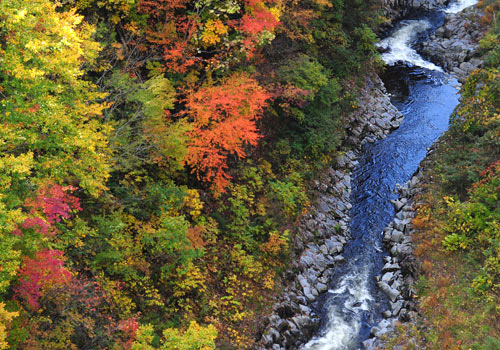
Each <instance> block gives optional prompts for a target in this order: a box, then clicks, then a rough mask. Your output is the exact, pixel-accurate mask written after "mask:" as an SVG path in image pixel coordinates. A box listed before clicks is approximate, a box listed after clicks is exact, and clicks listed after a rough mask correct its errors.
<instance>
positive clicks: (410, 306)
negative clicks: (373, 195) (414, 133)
mask: <svg viewBox="0 0 500 350" xmlns="http://www.w3.org/2000/svg"><path fill="white" fill-rule="evenodd" d="M446 3H447V2H445V1H443V2H439V1H437V2H435V1H427V2H426V1H418V2H410V1H387V2H386V8H387V11H386V14H387V15H388V16H390V17H391V18H393V19H398V18H401V17H403V16H405V15H407V14H408V13H410V12H411V11H412V10H415V9H424V10H429V9H433V8H435V7H439V6H442V5H444V4H446ZM477 16H479V11H478V10H477V9H475V8H469V9H467V10H465V11H462V12H458V13H449V14H447V15H446V17H445V20H444V21H445V24H444V25H443V26H442V27H441V28H439V29H438V30H437V31H436V32H435V33H432V34H431V35H430V38H429V41H426V42H422V43H420V44H419V45H418V46H417V50H418V51H419V52H420V53H421V54H422V55H423V56H424V57H426V58H429V59H430V60H431V61H432V62H434V63H436V64H438V65H439V66H441V67H442V68H443V69H444V70H446V71H447V72H450V73H452V74H454V75H455V76H456V77H457V79H458V80H459V81H460V82H463V81H464V79H465V78H466V77H467V75H468V74H469V73H470V72H471V71H472V70H473V69H475V68H477V67H480V65H481V62H482V58H481V57H480V54H479V51H478V48H479V44H478V41H479V38H480V36H481V32H480V26H479V25H477ZM359 104H360V106H361V108H360V109H359V110H357V111H356V112H354V113H353V114H351V116H350V117H349V124H348V128H349V132H348V135H349V136H348V137H347V139H346V140H345V143H346V145H351V146H354V148H353V150H351V151H349V152H347V153H345V154H344V155H343V156H340V157H338V158H337V160H336V162H335V165H333V166H332V167H331V168H330V169H329V170H328V172H327V174H326V175H325V176H324V177H323V178H322V179H321V181H317V182H316V190H317V192H318V200H317V203H316V205H314V207H313V209H312V210H311V211H310V212H309V213H308V214H307V215H306V216H304V217H303V218H302V220H301V221H300V223H299V225H298V228H297V234H296V236H295V241H294V253H295V255H296V259H295V262H294V263H293V266H292V267H293V270H289V271H287V272H286V280H287V283H288V285H287V287H286V288H285V291H284V293H283V294H282V296H281V298H280V299H279V300H277V302H276V303H275V304H274V307H273V314H272V315H271V316H270V317H269V318H268V320H267V322H266V323H265V324H266V326H265V327H264V330H263V332H262V337H261V340H260V342H259V349H273V350H280V349H298V348H301V346H302V345H301V344H304V343H306V342H307V341H308V340H309V339H311V337H312V336H313V335H314V333H315V331H316V330H317V328H318V327H319V326H320V323H321V319H320V315H318V314H317V313H316V311H315V310H316V309H317V308H316V306H317V301H318V299H319V298H320V297H321V295H322V294H324V293H326V292H329V281H330V278H331V276H332V274H333V273H334V269H335V268H336V267H338V266H342V265H343V264H346V257H345V256H344V255H343V254H342V253H343V250H344V249H345V246H346V244H347V243H348V242H349V241H350V239H351V238H352V234H351V232H350V226H349V223H350V220H351V215H352V213H351V208H352V192H353V178H352V172H353V171H354V169H356V167H357V166H358V165H359V160H360V157H361V156H362V151H363V147H362V145H364V144H366V143H374V142H376V141H377V140H381V139H383V138H385V136H386V135H388V134H389V133H390V132H391V131H393V130H395V129H397V128H398V127H399V126H400V125H401V122H402V115H401V113H400V112H399V111H398V109H397V108H396V107H395V106H394V105H393V104H392V103H391V100H390V98H389V94H388V93H387V91H386V89H385V87H384V84H383V83H382V81H381V80H380V79H379V78H378V77H377V76H375V77H370V78H369V79H367V82H366V84H365V88H364V89H363V91H362V97H361V101H360V103H359ZM421 179H422V168H419V170H418V171H417V172H415V173H414V175H413V176H412V177H411V179H410V180H408V181H407V182H406V183H405V184H404V185H402V186H399V185H398V186H397V193H398V194H399V197H398V198H397V199H394V200H392V201H391V202H392V204H393V206H394V212H395V217H394V219H393V220H392V221H391V222H390V223H389V224H388V225H387V226H386V227H385V229H384V230H383V233H382V237H383V238H382V241H383V243H384V248H385V249H386V251H387V252H388V254H386V255H385V256H384V257H383V260H384V265H383V267H382V269H381V271H380V274H379V275H377V276H375V284H376V286H377V288H378V289H379V290H380V291H381V292H382V293H383V294H384V295H385V296H386V298H387V299H388V305H389V308H388V309H386V310H385V311H383V312H382V316H383V319H382V320H381V321H380V322H378V324H376V325H375V326H373V327H371V329H370V336H369V338H368V339H367V340H365V341H363V343H362V344H363V347H364V348H366V349H375V348H384V346H385V345H384V344H385V343H384V341H383V340H381V338H380V337H381V336H383V335H388V334H390V332H391V330H392V329H393V327H394V325H395V324H396V322H397V321H398V320H399V321H403V322H405V321H409V320H413V319H415V317H416V308H415V299H414V295H415V291H414V278H415V276H414V274H415V272H416V263H415V260H414V258H413V243H412V235H413V233H414V229H413V226H412V218H413V217H414V210H415V203H414V196H415V195H416V194H418V193H419V191H420V187H419V183H420V181H421ZM308 349H309V348H308ZM310 349H316V348H315V347H310ZM317 349H323V347H317ZM325 349H326V348H325Z"/></svg>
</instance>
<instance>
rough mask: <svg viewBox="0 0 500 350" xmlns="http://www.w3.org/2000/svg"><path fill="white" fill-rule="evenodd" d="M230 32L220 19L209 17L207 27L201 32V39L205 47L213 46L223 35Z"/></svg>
mask: <svg viewBox="0 0 500 350" xmlns="http://www.w3.org/2000/svg"><path fill="white" fill-rule="evenodd" d="M227 32H228V29H227V27H226V26H225V25H224V23H222V21H221V20H219V19H215V20H213V19H209V20H208V21H207V22H206V23H205V29H204V31H203V33H202V34H201V41H202V42H203V44H204V46H205V47H208V46H212V45H215V44H217V43H218V42H220V40H221V37H222V36H223V35H226V34H227Z"/></svg>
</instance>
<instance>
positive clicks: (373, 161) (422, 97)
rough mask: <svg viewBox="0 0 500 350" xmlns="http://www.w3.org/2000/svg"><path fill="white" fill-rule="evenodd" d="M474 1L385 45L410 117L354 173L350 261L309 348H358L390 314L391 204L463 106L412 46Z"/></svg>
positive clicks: (451, 83)
mask: <svg viewBox="0 0 500 350" xmlns="http://www.w3.org/2000/svg"><path fill="white" fill-rule="evenodd" d="M474 3H475V1H474V0H462V1H459V2H456V3H452V4H451V5H450V6H449V7H448V8H447V9H443V10H439V11H435V12H432V13H426V14H420V15H419V16H418V17H417V18H411V19H406V20H403V21H401V22H400V23H399V24H397V25H396V26H395V28H394V29H393V30H392V32H391V33H390V34H389V36H388V37H387V38H385V39H384V40H382V41H381V43H380V46H381V47H383V48H384V49H386V50H387V52H385V53H384V54H383V55H382V58H383V59H384V61H385V62H386V63H387V65H388V66H389V67H388V68H387V71H386V72H385V74H384V76H383V80H384V83H385V85H386V87H387V89H388V91H389V93H391V95H392V102H393V104H394V105H395V106H396V107H397V108H398V109H399V110H400V111H401V112H402V113H403V115H404V121H403V123H402V125H401V126H400V128H399V129H397V130H396V131H394V132H393V133H392V134H390V135H388V137H387V138H385V139H383V140H380V141H378V142H376V143H375V144H372V145H368V146H366V147H365V148H364V149H363V155H362V157H361V159H360V160H359V163H360V164H359V166H358V167H357V168H356V169H355V170H354V172H353V193H352V205H353V207H352V209H351V218H352V219H351V222H350V231H351V234H352V237H353V239H352V241H351V242H349V243H348V245H347V246H346V249H345V251H344V256H345V258H346V261H347V262H346V263H345V264H344V265H342V266H339V267H337V268H336V270H335V273H334V275H333V277H332V279H331V281H330V284H329V290H328V292H327V293H325V294H324V295H323V296H322V297H321V298H320V299H319V301H318V304H317V310H316V311H317V312H318V314H319V315H321V317H322V320H321V325H320V328H319V330H318V332H317V334H316V336H315V337H313V338H312V339H311V340H310V341H309V342H308V343H307V344H305V345H304V346H302V347H301V349H302V350H351V349H359V348H360V347H361V342H362V341H363V340H366V339H367V338H368V337H369V335H370V329H371V327H373V326H375V325H377V324H378V323H379V322H380V320H381V319H382V312H383V311H384V310H387V309H389V305H388V300H387V298H386V296H385V295H384V294H383V293H382V292H381V291H380V290H379V289H378V288H377V287H376V285H375V276H377V275H380V272H381V268H382V266H383V257H384V256H385V255H387V252H385V251H384V250H383V249H382V231H383V229H384V227H385V226H386V225H387V224H388V223H389V222H390V221H391V220H392V219H393V218H394V215H395V214H394V208H393V205H392V204H391V203H390V202H389V200H390V199H395V198H396V195H395V194H394V193H393V192H394V189H395V187H396V184H403V183H404V182H406V181H408V180H409V179H410V177H411V176H412V174H413V173H414V172H415V171H416V170H417V168H418V165H419V163H420V162H421V161H422V160H423V159H424V157H425V155H426V152H427V149H428V147H430V146H431V144H432V143H433V142H434V141H435V140H436V139H437V138H439V136H440V135H441V134H442V133H443V132H444V131H446V130H447V128H448V122H449V117H450V115H451V114H452V112H453V110H454V109H455V107H456V106H457V104H458V102H459V100H458V98H459V96H458V90H457V81H456V80H455V79H453V78H451V77H450V76H448V75H447V74H445V73H444V72H443V71H442V69H441V68H440V67H438V66H436V65H435V64H433V63H431V62H428V61H426V60H425V59H424V58H422V57H421V56H420V55H419V54H418V53H417V52H416V51H415V50H414V49H413V46H414V45H415V44H416V43H417V42H418V41H420V40H425V39H426V38H427V37H428V35H429V34H430V33H431V32H432V31H434V30H435V29H437V28H438V27H439V26H440V25H442V24H443V21H444V15H445V13H450V12H458V11H460V10H462V9H463V8H465V7H467V6H470V5H473V4H474Z"/></svg>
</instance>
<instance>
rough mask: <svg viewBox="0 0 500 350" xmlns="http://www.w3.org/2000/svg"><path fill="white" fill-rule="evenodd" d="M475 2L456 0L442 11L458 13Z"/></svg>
mask: <svg viewBox="0 0 500 350" xmlns="http://www.w3.org/2000/svg"><path fill="white" fill-rule="evenodd" d="M475 4H477V0H458V1H456V2H454V3H452V4H451V5H450V6H448V8H447V9H446V10H444V12H446V13H458V12H460V11H462V10H464V9H466V8H467V7H470V6H473V5H475Z"/></svg>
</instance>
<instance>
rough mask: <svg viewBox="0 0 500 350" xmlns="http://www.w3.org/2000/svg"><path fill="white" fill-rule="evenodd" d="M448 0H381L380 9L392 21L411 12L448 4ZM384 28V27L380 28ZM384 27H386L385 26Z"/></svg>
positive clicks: (428, 9)
mask: <svg viewBox="0 0 500 350" xmlns="http://www.w3.org/2000/svg"><path fill="white" fill-rule="evenodd" d="M449 2H450V0H381V1H380V3H381V6H382V11H383V14H384V16H385V17H387V18H390V19H391V20H392V21H393V22H394V21H397V20H399V19H401V18H403V17H405V16H407V15H408V14H410V13H411V12H414V11H419V10H424V11H430V10H434V9H437V8H440V7H444V6H446V5H448V3H449ZM382 29H384V28H382ZM385 29H386V28H385Z"/></svg>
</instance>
